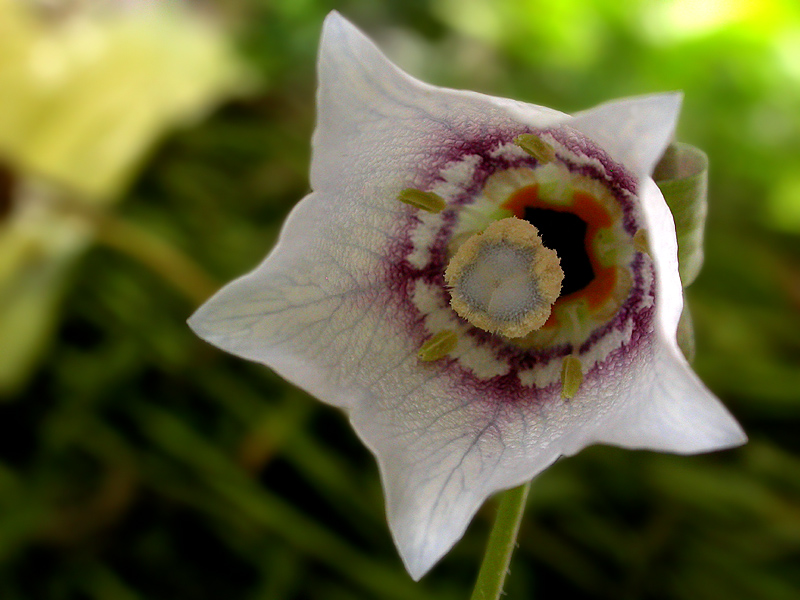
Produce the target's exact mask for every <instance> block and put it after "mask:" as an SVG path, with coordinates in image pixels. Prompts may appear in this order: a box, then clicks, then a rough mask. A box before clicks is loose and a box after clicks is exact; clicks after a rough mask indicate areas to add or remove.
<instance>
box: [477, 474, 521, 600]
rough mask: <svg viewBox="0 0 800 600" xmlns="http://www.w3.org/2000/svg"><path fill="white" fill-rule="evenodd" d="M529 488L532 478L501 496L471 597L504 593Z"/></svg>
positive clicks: (489, 599) (492, 598)
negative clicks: (504, 585)
mask: <svg viewBox="0 0 800 600" xmlns="http://www.w3.org/2000/svg"><path fill="white" fill-rule="evenodd" d="M530 487H531V483H530V481H529V482H528V483H525V484H523V485H521V486H519V487H515V488H513V489H510V490H506V491H505V492H503V493H502V494H501V495H500V505H499V506H498V507H497V516H496V517H495V521H494V525H493V526H492V531H491V533H490V534H489V543H488V544H487V546H486V553H485V554H484V555H483V563H482V564H481V570H480V572H479V573H478V580H477V581H476V582H475V589H474V590H473V591H472V598H471V600H498V599H499V598H500V596H501V594H502V593H503V584H504V583H505V580H506V575H507V574H508V565H509V563H510V562H511V555H512V554H513V552H514V548H516V546H517V533H519V525H520V523H521V522H522V514H523V513H524V512H525V502H526V500H527V499H528V490H529V489H530Z"/></svg>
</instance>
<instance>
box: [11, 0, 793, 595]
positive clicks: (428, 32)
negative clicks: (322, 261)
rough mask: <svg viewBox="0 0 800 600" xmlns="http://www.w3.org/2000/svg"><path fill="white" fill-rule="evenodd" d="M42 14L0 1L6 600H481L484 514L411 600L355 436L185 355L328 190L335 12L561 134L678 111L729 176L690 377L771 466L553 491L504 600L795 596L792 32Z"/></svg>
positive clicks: (658, 5)
mask: <svg viewBox="0 0 800 600" xmlns="http://www.w3.org/2000/svg"><path fill="white" fill-rule="evenodd" d="M33 4H35V3H33V2H29V3H19V2H17V0H0V400H1V401H0V459H1V460H2V463H0V598H2V599H3V600H36V599H40V598H41V599H48V600H50V599H52V600H62V599H63V600H72V599H97V600H136V599H153V600H161V599H164V600H174V599H177V598H180V599H181V600H205V599H208V600H211V599H215V600H218V599H220V598H225V599H231V600H267V599H273V598H274V599H300V598H303V599H306V598H309V599H325V600H347V599H357V598H381V599H398V600H399V599H415V600H416V599H426V598H440V599H456V598H466V597H468V595H469V593H470V590H471V586H472V583H473V581H474V577H475V575H476V572H477V567H478V564H479V561H480V556H481V553H482V550H483V546H484V544H485V540H486V536H487V532H488V528H489V526H490V524H491V517H492V514H493V510H492V509H493V507H492V506H491V502H490V503H489V504H487V506H486V507H484V509H483V510H482V511H481V512H480V513H479V515H478V517H477V518H476V519H475V521H474V522H473V524H472V526H471V527H470V529H469V530H468V532H467V534H466V536H465V538H464V539H463V540H462V541H461V542H460V543H459V544H458V545H457V546H456V547H455V549H454V550H453V551H452V552H451V553H450V554H448V555H447V556H446V557H445V559H444V560H443V561H442V562H441V563H440V565H439V566H438V567H436V568H435V569H434V570H433V571H432V572H431V574H430V575H428V576H427V577H426V578H425V579H424V580H423V581H422V582H421V583H419V584H415V583H412V582H411V580H410V578H409V577H408V576H407V575H406V574H405V571H404V570H403V568H402V565H401V563H400V560H399V558H398V556H397V554H396V552H395V550H394V547H393V545H392V542H391V539H390V537H389V533H388V528H387V526H386V524H385V518H384V514H383V499H382V495H381V490H380V485H379V479H378V474H377V470H376V468H375V465H374V462H373V460H372V458H371V456H369V454H368V453H367V451H366V450H365V449H364V448H363V447H362V446H361V445H360V443H359V442H358V441H357V440H356V439H355V436H354V434H353V433H352V432H351V430H350V428H349V426H348V425H347V422H346V419H345V418H344V417H343V416H342V415H341V414H340V413H339V412H337V411H335V410H333V409H331V408H328V407H326V406H323V405H322V404H320V403H319V402H317V401H315V400H313V399H312V398H309V397H308V396H306V395H305V394H304V393H302V392H299V391H298V390H296V389H294V388H293V387H291V386H289V385H287V384H285V383H284V382H282V381H281V380H280V379H279V378H278V377H277V376H275V375H274V374H272V373H271V372H269V371H268V370H267V369H264V368H261V367H259V366H256V365H251V364H246V363H244V362H243V361H240V360H237V359H234V358H231V357H229V356H226V355H224V354H222V353H221V352H218V351H216V350H215V349H213V348H211V347H209V346H207V345H205V344H204V343H202V342H201V341H199V340H198V339H196V338H195V337H194V336H193V335H192V334H191V333H190V331H189V330H188V329H187V327H186V325H185V319H186V318H187V317H188V315H189V314H190V313H191V312H192V310H193V308H194V307H195V306H196V305H197V304H198V303H199V302H200V301H201V300H202V298H203V297H204V296H206V295H207V294H208V293H210V292H211V291H213V289H214V288H215V286H216V285H218V283H217V282H224V281H227V280H229V279H230V278H232V277H234V276H236V275H239V274H241V273H243V272H244V271H246V270H248V269H250V268H252V267H253V266H254V265H256V264H257V263H258V262H259V261H260V260H261V259H262V258H263V256H264V255H265V254H266V252H267V251H268V249H269V248H270V247H271V246H272V244H273V243H274V241H275V239H276V236H277V233H278V230H279V227H280V224H281V222H282V220H283V218H284V217H285V216H286V214H287V213H288V211H289V210H290V208H291V207H292V205H293V204H294V203H296V202H297V201H298V200H299V199H300V198H302V197H303V195H304V194H305V193H306V192H307V191H308V189H309V184H308V174H307V173H308V164H309V150H310V148H309V140H310V136H311V132H312V130H313V124H314V89H315V81H314V79H315V73H314V69H315V65H314V63H315V53H316V47H317V41H318V36H319V32H320V28H321V23H322V19H323V18H324V16H325V14H326V13H327V12H328V11H329V10H331V9H337V10H339V11H340V12H342V13H343V14H344V15H345V16H346V17H348V18H349V19H351V20H352V21H353V22H355V23H356V24H357V25H358V26H360V27H361V28H362V29H364V30H365V31H366V32H368V33H369V35H371V36H372V37H373V38H374V39H375V40H376V41H377V42H378V43H379V45H380V46H381V47H382V48H383V49H384V50H385V51H386V52H387V53H388V54H389V55H390V57H392V58H393V59H394V60H395V61H396V62H397V63H399V64H400V65H401V66H403V67H404V68H405V69H406V70H408V71H409V72H411V73H412V74H414V75H416V76H418V77H420V78H421V79H424V80H427V81H430V82H432V83H437V84H440V85H445V86H451V87H458V88H466V89H475V90H478V91H482V92H486V93H490V94H493V95H500V96H510V97H514V98H517V99H520V100H525V101H529V102H533V103H537V104H544V105H548V106H551V107H554V108H558V109H561V110H564V111H575V110H580V109H583V108H588V107H590V106H592V105H594V104H596V103H599V102H601V101H604V100H608V99H611V98H615V97H620V96H626V95H634V94H642V93H649V92H656V91H663V90H675V89H680V90H683V91H684V92H685V95H686V97H685V103H684V110H683V114H682V118H681V122H680V127H679V137H680V139H681V140H683V141H686V142H689V143H692V144H695V145H697V146H700V147H701V148H703V149H704V150H705V151H706V152H707V153H708V155H709V157H710V160H711V171H710V213H709V221H708V229H707V234H706V240H707V245H706V263H705V267H704V270H703V272H702V273H701V275H700V277H699V278H698V280H697V281H696V283H695V284H694V285H693V286H692V287H691V288H690V289H689V290H688V295H689V302H690V305H691V307H692V311H693V315H694V320H695V328H696V333H697V358H696V361H695V367H696V370H697V371H698V373H699V374H700V376H701V377H702V378H703V380H704V381H705V382H706V383H707V384H708V385H709V387H711V389H712V390H714V391H715V392H716V393H717V394H718V395H719V396H720V397H721V398H722V399H723V400H724V402H725V403H726V404H727V406H728V407H729V408H730V409H731V411H732V412H733V413H734V414H735V415H736V416H737V417H738V418H739V419H740V420H741V422H742V424H743V425H744V427H745V429H746V430H747V432H748V434H749V435H750V438H751V441H750V443H749V444H748V445H747V446H745V447H743V448H740V449H737V450H733V451H728V452H723V453H719V454H714V455H705V456H695V457H676V456H668V455H658V454H652V453H647V452H630V451H623V450H619V449H616V448H608V447H593V448H590V449H588V450H585V451H583V452H581V453H580V454H579V455H578V456H576V457H574V458H569V459H567V460H563V461H559V462H558V463H557V464H556V465H555V466H553V467H552V468H551V469H549V470H548V471H546V472H545V473H544V474H543V475H542V476H541V477H539V478H538V479H537V480H536V481H535V482H534V485H533V488H532V493H531V498H530V501H529V506H528V511H527V513H526V517H525V520H524V523H523V526H522V531H521V534H520V540H519V549H518V551H517V553H516V555H515V557H514V561H513V563H512V569H511V575H510V578H509V580H508V583H507V587H506V589H507V592H508V596H509V597H510V598H548V597H554V596H556V595H558V597H565V596H569V597H578V598H581V597H583V598H609V599H610V598H613V599H637V598H642V599H686V600H689V599H691V600H703V599H709V600H714V599H720V598H725V599H729V600H737V599H741V600H745V599H752V598H759V599H787V600H789V599H792V600H793V599H796V598H798V597H800V568H798V565H799V564H800V435H799V434H798V431H800V429H799V428H800V368H798V366H799V365H800V9H798V8H797V3H796V2H794V1H792V0H784V1H780V0H761V1H760V2H754V1H752V0H740V1H734V0H728V1H725V0H717V1H708V2H704V1H702V0H694V1H692V0H662V1H652V2H648V1H645V0H634V1H627V2H620V1H619V0H604V1H599V2H597V1H589V0H560V1H558V2H553V1H550V2H546V1H543V0H430V1H424V0H391V1H384V2H374V1H373V0H350V1H342V2H333V1H326V0H274V1H270V0H236V1H233V0H230V1H227V2H223V3H220V4H219V5H214V4H213V3H211V2H208V1H207V2H204V3H202V4H199V3H198V4H195V5H192V6H191V7H190V10H189V11H188V12H187V13H184V12H182V11H181V10H178V9H179V8H180V6H181V5H185V4H186V2H179V1H177V0H162V4H163V5H164V6H167V5H169V6H168V8H169V10H168V11H167V12H168V13H169V14H168V15H166V16H164V15H162V16H160V17H158V21H157V22H156V17H155V16H152V15H150V16H148V17H147V19H144V20H143V19H142V18H141V16H142V15H141V14H139V15H138V17H137V16H136V15H137V13H136V11H130V12H125V13H122V14H114V15H111V16H106V17H102V18H96V17H94V16H87V14H88V13H86V12H85V11H84V12H81V11H82V10H83V9H81V8H80V7H79V4H80V3H79V2H72V3H70V2H61V3H58V2H50V3H42V4H41V5H40V8H38V9H37V11H36V12H35V13H26V14H25V15H23V14H22V13H21V12H20V10H19V7H20V6H33ZM129 4H131V5H135V4H136V2H135V0H133V1H131V2H129ZM142 4H149V5H153V4H158V2H153V1H152V0H151V1H150V2H145V1H144V0H142ZM45 5H47V6H45ZM161 17H163V18H161Z"/></svg>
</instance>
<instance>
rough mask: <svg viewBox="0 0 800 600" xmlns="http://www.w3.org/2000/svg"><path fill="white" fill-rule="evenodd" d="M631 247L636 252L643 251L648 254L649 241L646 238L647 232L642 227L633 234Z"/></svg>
mask: <svg viewBox="0 0 800 600" xmlns="http://www.w3.org/2000/svg"><path fill="white" fill-rule="evenodd" d="M633 247H634V248H635V249H636V251H637V252H643V253H644V254H647V255H648V256H649V255H650V242H649V241H648V239H647V232H646V231H645V230H644V229H639V230H637V231H636V234H635V235H634V236H633Z"/></svg>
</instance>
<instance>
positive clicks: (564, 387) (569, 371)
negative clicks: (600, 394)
mask: <svg viewBox="0 0 800 600" xmlns="http://www.w3.org/2000/svg"><path fill="white" fill-rule="evenodd" d="M582 383H583V365H582V364H581V361H580V359H579V358H578V357H577V356H572V355H570V356H567V357H565V358H564V362H563V363H562V364H561V397H562V398H572V397H574V396H575V394H577V393H578V388H580V387H581V384H582Z"/></svg>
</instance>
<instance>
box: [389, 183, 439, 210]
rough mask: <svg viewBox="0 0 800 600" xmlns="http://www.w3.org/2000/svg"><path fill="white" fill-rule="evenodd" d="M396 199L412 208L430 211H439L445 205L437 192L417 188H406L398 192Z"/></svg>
mask: <svg viewBox="0 0 800 600" xmlns="http://www.w3.org/2000/svg"><path fill="white" fill-rule="evenodd" d="M397 199H398V200H400V202H403V203H405V204H409V205H411V206H413V207H414V208H419V209H420V210H426V211H428V212H432V213H440V212H442V210H443V209H444V207H445V206H446V205H447V203H446V202H445V201H444V198H442V197H441V196H440V195H439V194H435V193H434V192H423V191H422V190H418V189H415V188H406V189H404V190H403V191H402V192H400V194H398V196H397Z"/></svg>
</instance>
